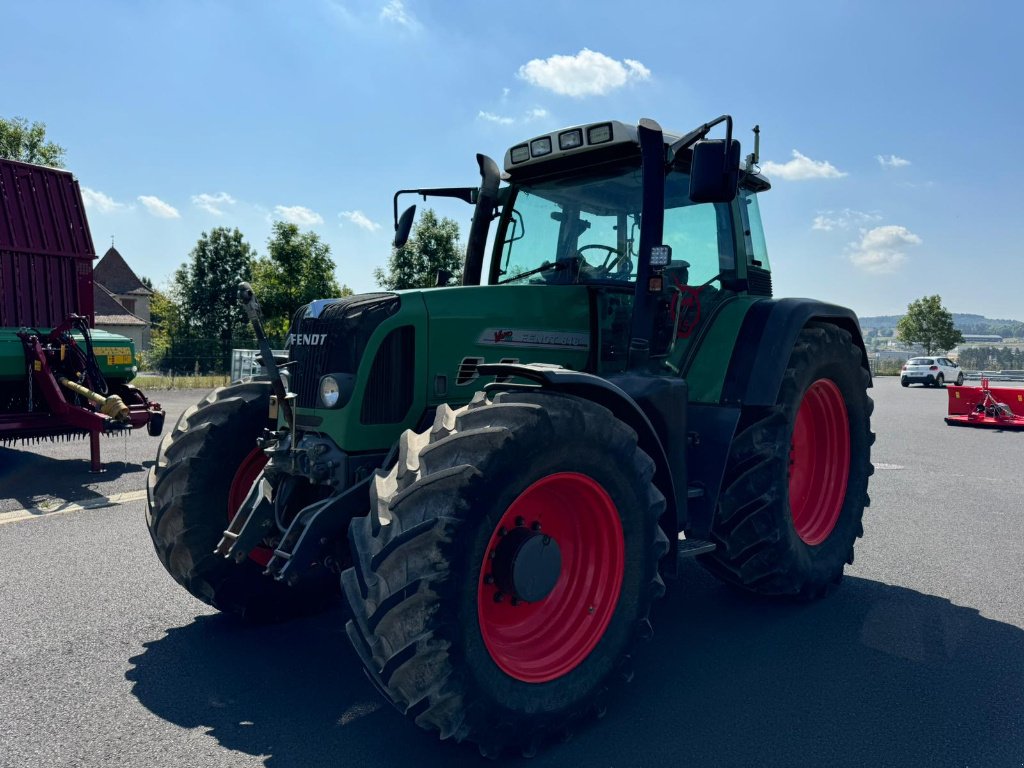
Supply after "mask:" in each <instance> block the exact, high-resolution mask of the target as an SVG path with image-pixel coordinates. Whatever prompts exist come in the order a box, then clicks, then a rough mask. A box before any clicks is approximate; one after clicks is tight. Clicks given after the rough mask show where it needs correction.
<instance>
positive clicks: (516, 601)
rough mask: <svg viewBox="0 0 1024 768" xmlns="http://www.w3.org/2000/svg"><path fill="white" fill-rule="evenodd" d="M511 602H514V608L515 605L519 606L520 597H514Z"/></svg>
mask: <svg viewBox="0 0 1024 768" xmlns="http://www.w3.org/2000/svg"><path fill="white" fill-rule="evenodd" d="M511 602H512V605H514V606H515V605H519V598H518V597H513V598H512V600H511Z"/></svg>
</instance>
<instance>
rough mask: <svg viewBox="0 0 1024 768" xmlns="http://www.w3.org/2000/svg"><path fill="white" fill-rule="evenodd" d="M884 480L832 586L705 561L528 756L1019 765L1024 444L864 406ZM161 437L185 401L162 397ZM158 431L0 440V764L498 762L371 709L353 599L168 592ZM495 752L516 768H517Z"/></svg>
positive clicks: (894, 400)
mask: <svg viewBox="0 0 1024 768" xmlns="http://www.w3.org/2000/svg"><path fill="white" fill-rule="evenodd" d="M872 394H873V396H874V398H875V401H876V409H875V416H874V419H873V427H874V429H875V431H876V432H877V434H878V440H877V442H876V444H875V448H874V452H873V460H874V462H875V465H876V468H877V469H876V472H875V475H874V477H873V478H872V481H871V486H870V493H871V499H872V504H871V507H870V509H869V510H868V512H867V514H866V516H865V526H864V527H865V537H864V539H863V540H862V541H861V542H860V544H859V545H858V547H857V550H856V554H857V557H856V562H855V563H854V565H853V566H852V567H850V568H849V569H848V577H847V578H846V580H845V582H844V584H843V586H842V588H841V589H839V590H838V591H837V592H836V593H835V594H834V595H833V596H832V597H830V598H827V599H825V600H822V601H819V602H816V603H813V604H810V605H773V604H765V603H763V602H759V601H755V600H750V599H746V598H743V597H741V596H739V595H737V594H735V593H734V592H733V591H731V590H729V589H727V588H725V587H723V586H721V585H720V584H719V583H717V582H716V581H715V580H714V579H713V578H711V577H710V576H708V575H707V574H705V573H704V572H703V570H702V569H701V568H700V567H699V566H697V565H695V564H690V565H688V566H686V567H685V568H684V570H683V572H682V574H681V576H680V578H679V579H678V580H675V581H673V582H671V583H670V585H669V592H668V595H667V597H666V599H665V600H663V601H662V602H661V603H660V604H659V605H658V607H657V609H656V611H655V615H654V616H653V622H654V626H655V637H654V639H653V640H652V641H651V642H650V643H648V644H646V645H645V646H644V647H643V648H641V649H640V653H639V654H638V656H637V665H636V676H635V679H634V681H633V684H632V685H630V686H628V688H627V689H626V690H625V691H624V693H623V695H622V696H620V697H618V700H617V701H615V702H614V703H613V705H612V706H611V707H610V708H609V712H608V714H607V716H606V717H605V718H604V719H603V720H600V721H595V722H593V723H589V724H587V725H585V726H583V727H582V728H581V729H580V730H579V731H578V732H577V734H576V736H575V737H574V739H573V740H572V741H570V742H568V743H566V744H562V745H557V746H554V747H551V748H549V749H548V750H546V751H544V752H542V753H541V754H540V755H539V756H538V757H537V758H535V759H534V761H533V762H532V764H533V765H537V766H547V765H551V766H567V765H573V766H575V765H580V766H582V765H586V766H669V765H671V766H681V765H689V766H780V767H781V766H826V765H828V766H928V767H929V768H932V767H935V766H960V767H971V768H973V767H974V766H1007V767H1008V768H1009V767H1010V766H1013V767H1014V768H1020V766H1021V765H1022V764H1024V586H1022V583H1021V582H1022V575H1024V567H1022V566H1024V510H1022V504H1021V500H1022V498H1024V472H1022V471H1021V464H1022V461H1024V432H1000V431H994V430H978V429H967V428H957V427H949V426H946V425H945V423H944V422H943V420H942V416H943V415H944V413H945V409H946V393H945V391H943V390H930V389H919V388H911V389H909V390H905V389H902V388H901V387H900V386H899V383H898V381H897V380H896V379H893V378H883V379H879V380H877V382H876V388H875V389H874V390H873V392H872ZM154 396H155V397H156V399H159V400H161V402H163V403H164V405H165V406H166V407H167V410H168V428H170V426H171V425H173V423H174V420H175V419H176V418H177V415H178V414H179V413H180V412H181V411H182V410H183V409H184V408H185V407H187V405H188V404H190V403H191V402H193V401H194V400H196V399H198V398H199V397H201V396H202V393H197V392H159V393H154ZM156 443H157V441H156V440H154V439H153V438H150V437H148V436H147V435H146V434H145V432H144V430H143V431H136V432H135V433H133V434H132V435H130V436H128V437H127V439H126V438H123V437H117V438H109V439H107V440H105V441H104V444H103V452H104V460H105V466H106V472H104V473H103V474H101V475H90V474H89V473H88V468H89V464H88V443H87V442H85V441H78V442H75V443H62V444H55V445H51V444H44V445H41V446H39V447H35V448H31V449H22V448H17V449H10V448H2V447H0V712H2V718H0V766H2V767H3V768H8V767H10V768H23V767H25V768H27V767H28V766H48V767H49V766H146V767H147V768H162V767H163V766H168V767H170V766H175V767H177V766H186V765H187V766H269V767H271V768H284V767H292V766H294V767H295V768H311V767H313V766H321V765H323V766H328V765H330V766H339V765H355V766H367V767H369V766H393V765H409V766H440V765H449V764H451V763H454V762H456V761H466V762H467V763H470V764H480V765H487V764H488V763H487V762H484V761H481V762H479V763H477V760H478V759H479V758H478V757H477V753H476V750H475V749H474V748H472V747H466V746H457V745H453V744H450V743H440V742H438V740H437V739H436V737H435V736H434V735H432V734H427V733H424V732H421V731H419V730H418V729H417V728H416V727H414V726H413V725H412V724H411V723H409V722H407V721H406V720H405V719H404V718H403V717H402V716H401V715H399V714H398V713H397V712H395V711H393V710H392V709H391V708H390V707H389V706H387V705H383V704H382V703H381V700H380V698H379V696H378V695H377V693H376V692H375V691H374V690H373V688H372V686H371V685H370V684H369V683H368V682H367V681H366V679H365V678H364V676H363V674H362V673H361V671H360V669H359V664H358V662H357V660H356V658H355V656H354V654H353V653H352V651H351V650H350V648H349V645H348V642H347V640H346V638H345V635H344V630H343V623H344V614H343V611H342V609H340V608H339V609H337V610H335V611H333V612H331V613H328V614H326V615H323V616H319V617H316V618H313V619H308V620H304V621H301V622H296V623H293V624H286V625H279V626H272V627H262V628H254V627H247V626H244V625H240V624H239V623H237V622H235V621H233V620H231V619H228V618H227V617H224V616H220V615H218V614H216V613H215V612H214V611H213V610H212V609H210V608H208V607H207V606H205V605H203V604H202V603H199V602H198V601H196V600H195V599H193V598H192V597H191V596H190V595H188V594H187V593H186V592H185V591H184V590H182V589H181V588H180V587H179V586H178V585H176V584H175V583H174V582H173V581H172V580H171V578H170V577H169V576H168V575H167V574H166V573H165V572H164V571H163V569H162V567H161V566H160V564H159V563H158V561H157V559H156V557H155V555H154V554H153V551H152V545H151V543H150V541H149V536H148V533H147V531H146V528H145V524H144V518H143V514H144V503H145V502H144V500H143V496H142V491H143V489H144V487H145V486H144V482H145V471H146V469H147V468H148V467H149V466H150V464H151V462H152V459H153V456H154V455H155V452H156ZM502 762H506V763H520V762H522V761H521V760H520V759H518V758H517V759H513V758H507V759H506V760H504V761H502Z"/></svg>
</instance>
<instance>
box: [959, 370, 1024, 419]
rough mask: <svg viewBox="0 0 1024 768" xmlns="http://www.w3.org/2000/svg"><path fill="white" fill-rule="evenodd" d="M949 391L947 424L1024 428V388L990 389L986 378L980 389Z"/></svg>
mask: <svg viewBox="0 0 1024 768" xmlns="http://www.w3.org/2000/svg"><path fill="white" fill-rule="evenodd" d="M947 391H948V392H949V415H948V416H946V423H947V424H952V425H954V426H960V427H989V428H995V429H1024V389H1011V388H1009V387H1006V388H1002V389H990V388H989V385H988V379H982V380H981V386H980V387H947Z"/></svg>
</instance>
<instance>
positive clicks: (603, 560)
mask: <svg viewBox="0 0 1024 768" xmlns="http://www.w3.org/2000/svg"><path fill="white" fill-rule="evenodd" d="M517 525H518V526H526V527H528V528H530V529H531V530H538V528H537V527H536V526H537V525H539V532H540V533H542V534H544V535H547V536H550V537H551V538H552V539H554V541H555V542H556V543H557V545H558V548H559V550H560V552H561V569H560V571H559V573H558V577H557V578H558V580H557V582H556V583H555V586H554V587H553V589H552V590H551V591H550V593H548V595H547V596H546V597H544V598H543V599H541V600H538V601H536V602H531V603H527V602H521V601H520V602H518V604H516V605H513V601H512V599H511V596H502V599H501V601H500V602H499V601H497V600H496V599H495V598H496V594H497V593H498V592H499V590H498V587H497V586H495V585H494V584H493V583H491V582H490V580H491V578H492V577H491V573H490V570H491V563H492V553H493V552H494V551H495V549H496V547H497V546H498V544H499V543H500V541H501V539H502V537H503V534H504V532H506V531H510V530H512V529H513V528H514V527H516V526H517ZM624 567H625V542H624V539H623V534H622V522H621V521H620V520H619V513H618V510H617V509H616V507H615V503H614V502H613V501H612V499H611V497H610V496H609V495H608V493H607V491H605V489H604V488H602V487H601V485H600V484H599V483H597V482H596V481H594V480H592V479H591V478H589V477H587V476H586V475H581V474H579V473H576V472H560V473H558V474H554V475H549V476H547V477H545V478H542V479H541V480H538V481H537V482H536V483H534V484H533V485H531V486H530V487H529V488H527V489H526V490H525V491H523V492H522V493H521V494H520V495H519V497H518V498H516V500H515V501H513V502H512V504H511V505H510V506H509V508H508V509H507V510H506V511H505V514H504V515H502V518H501V520H500V521H499V523H498V525H497V526H496V527H495V529H494V531H493V532H492V533H491V538H490V540H489V542H488V545H487V552H486V553H485V554H484V559H483V563H482V564H481V568H480V578H479V583H478V586H477V617H478V619H479V622H480V632H481V634H482V635H483V640H484V644H485V645H486V647H487V650H488V652H489V653H490V655H491V658H492V659H493V660H494V662H495V664H497V665H498V666H499V667H500V668H501V669H502V670H503V671H504V672H505V673H506V674H508V675H509V676H511V677H514V678H515V679H516V680H522V681H523V682H526V683H545V682H548V681H549V680H555V679H556V678H559V677H561V676H563V675H565V674H567V673H569V672H571V671H572V670H573V669H575V668H576V667H577V666H578V665H579V664H580V663H581V662H582V661H583V660H584V659H585V658H586V657H587V655H588V654H589V653H590V652H591V651H592V650H594V646H596V645H597V643H598V642H599V641H600V639H601V637H602V636H603V635H604V632H605V630H606V629H607V628H608V623H609V622H610V621H611V618H612V614H613V613H614V612H615V606H616V605H617V604H618V601H619V592H620V591H621V589H622V574H623V569H624Z"/></svg>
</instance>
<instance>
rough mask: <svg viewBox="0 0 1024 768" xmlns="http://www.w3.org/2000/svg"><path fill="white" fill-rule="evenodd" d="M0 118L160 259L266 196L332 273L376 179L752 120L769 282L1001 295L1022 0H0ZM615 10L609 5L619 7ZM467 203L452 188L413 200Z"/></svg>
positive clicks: (456, 179)
mask: <svg viewBox="0 0 1024 768" xmlns="http://www.w3.org/2000/svg"><path fill="white" fill-rule="evenodd" d="M0 10H2V13H0V17H2V18H3V20H4V22H3V26H4V27H5V30H6V33H5V34H4V42H3V46H4V55H3V59H4V61H5V63H6V66H5V74H4V78H3V80H2V82H0V116H4V117H12V116H15V115H18V116H24V117H27V118H29V119H30V120H40V121H43V122H45V123H46V124H47V128H48V133H49V135H50V137H51V138H52V139H54V140H56V141H57V142H58V143H60V144H62V145H64V146H65V147H66V149H67V165H68V167H69V168H70V169H71V170H72V171H73V172H74V173H75V175H76V176H77V177H78V179H79V181H80V182H81V184H82V186H83V188H84V189H85V190H86V193H85V194H86V197H87V204H88V208H89V220H90V224H91V226H92V231H93V238H94V240H95V243H96V247H97V250H98V251H99V252H100V253H102V252H103V251H104V250H105V249H106V248H107V247H108V246H109V244H110V237H111V235H113V236H115V238H116V241H115V242H116V245H117V248H118V250H119V251H121V253H122V254H123V255H124V256H125V257H126V259H127V260H128V261H129V263H130V264H131V265H132V266H133V267H134V268H135V270H136V271H137V272H138V273H140V274H142V275H148V276H150V277H151V278H153V279H154V281H155V282H156V283H157V284H158V285H159V284H161V283H165V282H166V281H167V280H168V279H169V278H170V275H171V274H172V273H173V271H174V269H175V268H176V267H177V266H178V265H179V264H180V263H181V262H182V261H184V260H185V259H186V258H187V255H188V252H189V251H190V249H191V248H192V247H193V245H194V244H195V241H196V239H197V238H198V237H199V235H200V234H201V233H202V232H203V231H204V230H209V229H211V228H212V227H215V226H232V227H234V226H237V227H238V228H239V229H241V230H242V232H243V233H244V234H245V235H246V237H247V239H248V240H249V242H250V243H252V244H253V245H254V246H255V247H256V248H257V250H258V251H260V252H263V251H264V250H265V243H266V238H267V236H268V234H269V231H270V222H271V221H272V220H273V219H274V218H285V219H289V220H292V221H295V222H296V223H298V224H300V225H301V226H302V227H303V228H306V229H312V230H314V231H315V232H317V233H318V234H319V235H320V236H321V237H322V238H323V239H324V240H325V241H326V242H327V243H329V244H330V246H331V249H332V254H333V257H334V259H335V262H336V264H337V277H338V279H339V280H340V281H342V282H344V283H347V284H348V285H349V286H351V287H352V288H353V289H355V290H356V291H366V290H371V289H373V288H374V287H375V284H374V281H373V277H372V270H373V268H374V267H375V266H379V265H381V264H382V263H383V262H384V261H385V260H386V258H387V255H388V253H389V247H390V246H389V243H390V239H391V234H392V223H391V197H392V194H393V193H394V191H395V190H396V189H399V188H403V187H416V186H448V185H468V184H473V183H476V181H477V172H476V164H475V162H474V154H475V153H476V152H484V153H486V154H489V155H491V156H492V157H494V158H495V159H497V160H498V161H499V163H500V161H501V157H502V155H503V153H504V151H505V149H506V148H507V147H508V146H510V145H512V144H514V143H517V142H519V141H521V140H522V139H525V138H528V137H531V136H533V135H536V134H539V133H544V132H547V131H549V130H553V129H556V128H559V127H563V126H566V125H572V124H577V123H584V122H594V121H599V120H606V119H619V120H623V121H628V122H636V121H637V120H638V119H639V118H641V117H651V118H654V119H656V120H658V121H659V122H660V123H661V124H662V126H663V127H665V128H666V129H668V130H675V131H680V132H681V131H685V130H688V129H689V128H691V127H693V126H695V125H697V124H699V123H701V122H704V121H706V120H708V119H710V118H712V117H715V116H717V115H719V114H721V113H723V112H729V113H731V114H732V115H733V116H734V117H735V119H736V121H737V128H738V129H739V130H740V133H739V138H740V139H741V140H742V141H743V142H744V153H746V152H747V151H749V149H750V146H751V143H750V137H751V134H750V133H749V130H748V129H749V128H750V127H752V126H753V125H754V124H755V123H758V124H760V126H761V130H762V134H761V135H762V142H761V159H762V167H763V169H764V171H765V173H766V175H768V176H769V178H771V180H772V182H773V189H772V190H771V191H770V192H768V193H767V194H765V195H764V196H763V197H762V201H761V206H762V213H763V216H764V220H765V230H766V236H767V241H768V249H769V255H770V259H771V264H772V270H773V273H774V282H775V288H776V294H777V295H789V296H813V297H816V298H821V299H826V300H830V301H833V302H836V303H840V304H845V305H848V306H851V307H853V308H854V309H855V310H857V311H858V312H859V313H860V314H864V315H872V314H882V313H896V312H901V311H903V310H904V309H905V307H906V305H907V303H908V302H909V301H911V300H913V299H915V298H918V297H920V296H922V295H925V294H933V293H939V294H941V295H942V297H943V300H944V303H945V304H946V306H947V307H948V308H949V309H950V310H952V311H954V312H977V313H981V314H985V315H988V316H989V317H1008V318H1016V319H1024V303H1022V299H1021V289H1020V288H1019V287H1018V285H1019V284H1020V283H1021V276H1020V270H1019V269H1018V263H1019V262H1020V257H1021V255H1022V254H1021V245H1020V243H1021V237H1020V235H1019V231H1020V229H1021V226H1022V224H1021V218H1022V217H1021V214H1020V205H1019V204H1018V203H1017V201H1016V199H1015V192H1014V190H1015V189H1016V188H1017V187H1018V186H1019V185H1018V183H1017V182H1016V181H1014V178H1013V168H1014V165H1015V164H1014V162H1013V158H1014V157H1015V156H1016V154H1017V153H1018V151H1019V144H1020V142H1021V139H1022V132H1021V126H1022V119H1021V118H1022V107H1021V95H1020V94H1021V92H1022V79H1024V78H1022V76H1024V53H1022V52H1021V51H1022V46H1021V45H1020V44H1019V35H1020V29H1021V22H1022V17H1024V6H1022V5H1021V4H1018V3H1011V2H1002V3H995V2H992V3H986V2H979V3H974V4H967V3H963V2H956V3H954V2H929V3H923V2H916V3H910V2H903V3H901V2H891V1H890V2H874V1H860V2H827V1H826V0H818V2H786V3H771V2H766V0H761V1H760V2H730V3H702V4H695V3H681V2H674V3H667V2H665V3H662V2H651V3H646V4H641V3H627V4H623V3H621V2H618V3H612V2H590V3H581V2H573V3H568V2H565V3H559V2H550V1H549V2H533V1H532V0H523V1H521V2H517V3H502V4H496V3H484V2H479V1H477V2H462V1H461V0H458V1H456V0H451V1H448V2H438V1H435V2H427V0H309V1H308V2H303V1H301V0H294V1H293V2H283V1H280V2H260V1H258V0H251V1H249V2H234V3H230V2H212V1H207V2H192V1H190V0H177V1H176V2H173V3H172V2H163V3H157V2H122V3H117V2H103V1H102V0H92V1H91V2H89V3H81V2H48V1H47V0H40V1H39V2H36V3H24V2H17V1H16V0H3V2H2V3H0ZM627 14H628V15H627ZM437 207H438V209H439V210H440V211H441V212H442V213H447V214H450V215H455V216H456V217H458V218H459V220H460V223H462V224H463V227H464V231H465V228H466V227H467V226H468V221H469V214H470V211H469V208H468V206H466V207H463V206H462V205H461V204H458V203H456V204H454V205H453V207H450V208H449V207H447V206H437Z"/></svg>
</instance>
